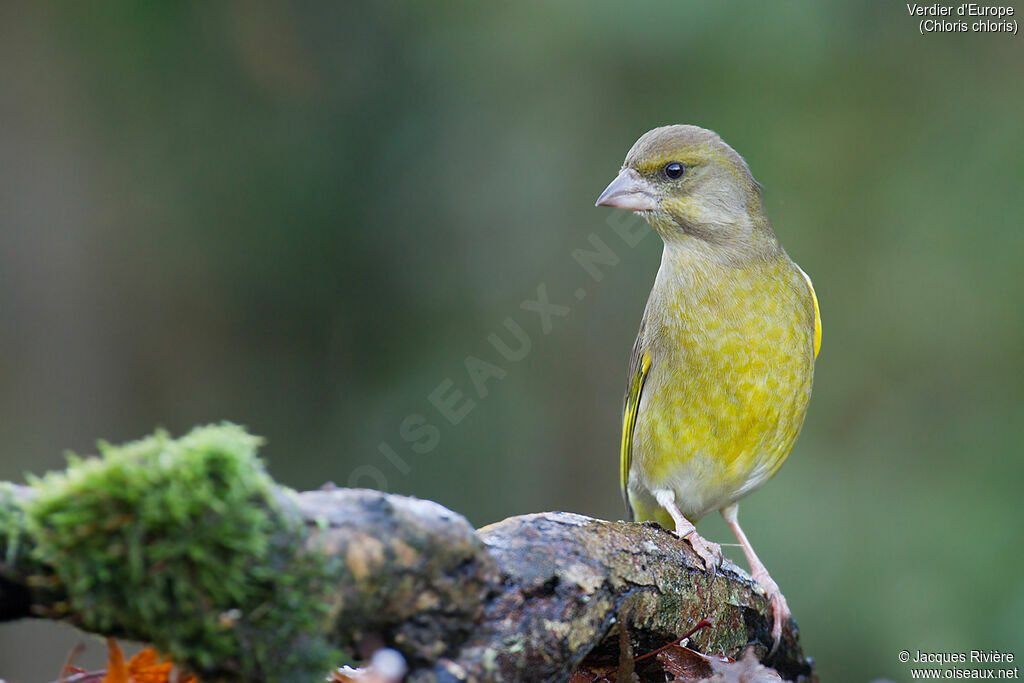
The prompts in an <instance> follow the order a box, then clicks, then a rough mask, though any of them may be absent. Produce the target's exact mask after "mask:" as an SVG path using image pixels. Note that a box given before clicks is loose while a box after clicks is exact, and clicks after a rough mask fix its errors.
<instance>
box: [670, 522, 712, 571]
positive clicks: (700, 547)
mask: <svg viewBox="0 0 1024 683" xmlns="http://www.w3.org/2000/svg"><path fill="white" fill-rule="evenodd" d="M680 538H682V539H683V540H685V541H686V542H687V543H689V544H690V547H691V548H693V552H695V553H697V555H699V556H700V559H702V560H704V568H705V569H707V570H708V571H709V572H712V573H713V572H716V571H718V568H719V567H720V566H721V565H722V546H720V545H719V544H717V543H714V542H712V541H709V540H708V539H706V538H704V537H703V536H701V535H700V534H698V533H697V530H696V529H694V530H693V531H691V532H690V533H689V534H680Z"/></svg>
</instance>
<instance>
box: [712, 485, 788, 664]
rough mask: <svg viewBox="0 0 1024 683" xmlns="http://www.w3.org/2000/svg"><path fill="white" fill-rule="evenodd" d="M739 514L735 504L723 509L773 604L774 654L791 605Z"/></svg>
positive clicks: (723, 513) (752, 568)
mask: <svg viewBox="0 0 1024 683" xmlns="http://www.w3.org/2000/svg"><path fill="white" fill-rule="evenodd" d="M738 512H739V505H737V504H736V503H733V504H732V505H728V506H726V507H724V508H722V518H723V519H724V520H725V523H726V524H728V525H729V528H730V529H732V532H733V533H734V534H736V540H737V541H739V542H740V546H741V547H742V548H743V554H744V555H746V556H747V562H748V563H749V564H750V575H751V577H753V579H754V581H756V582H757V585H759V586H760V587H761V588H763V589H764V592H765V594H766V595H767V596H768V600H769V601H770V603H771V608H772V619H773V623H772V638H773V639H774V644H773V645H772V652H774V651H775V649H776V648H777V647H778V646H779V640H780V639H781V638H782V625H783V624H784V623H786V622H787V621H789V605H787V604H786V598H785V597H784V596H783V595H782V591H780V590H779V584H777V583H775V580H774V579H772V577H771V576H769V575H768V570H767V569H765V566H764V563H763V562H761V559H760V558H759V557H758V556H757V553H755V552H754V547H753V546H752V545H750V541H749V540H747V535H746V534H745V533H743V529H741V528H740V522H739V519H738V517H737V514H738Z"/></svg>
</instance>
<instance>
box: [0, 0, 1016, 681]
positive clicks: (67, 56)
mask: <svg viewBox="0 0 1024 683" xmlns="http://www.w3.org/2000/svg"><path fill="white" fill-rule="evenodd" d="M1018 9H1019V8H1018ZM1021 40H1022V39H1021V38H1018V37H1014V36H1012V35H1009V36H1008V35H962V34H937V35H926V36H922V35H919V33H918V27H917V19H914V18H911V17H909V16H908V14H907V10H906V7H905V6H904V5H903V4H900V3H878V2H876V3H798V2H782V3H760V2H750V3H735V2H722V3H710V2H708V3H696V2H693V3H680V2H668V1H666V2H655V3H646V4H643V5H641V6H632V5H627V4H626V3H620V2H592V1H588V2H584V1H583V0H573V1H571V2H561V3H550V4H539V3H533V2H521V3H502V4H498V3H492V4H487V5H477V4H472V3H454V4H444V5H442V4H437V3H391V2H380V3H373V4H371V3H355V2H347V3H331V4H328V3H320V4H314V3H296V4H280V3H258V4H251V3H244V2H240V1H234V2H226V3H194V4H193V3H131V4H129V3H125V4H123V5H121V6H116V7H115V6H106V7H104V8H99V7H96V6H93V5H92V4H73V3H64V4H54V5H49V4H28V3H25V4H15V3H4V4H3V5H2V7H0V79H2V89H0V149H2V150H3V154H2V156H0V216H2V218H0V350H2V353H0V430H2V434H3V436H4V446H3V455H2V456H0V479H13V480H16V481H20V480H22V479H23V477H24V474H25V473H26V472H35V473H41V472H43V471H45V470H47V469H51V468H59V467H61V466H62V464H63V462H64V458H63V455H62V452H63V450H64V449H68V448H69V449H73V450H76V451H79V452H89V451H90V450H91V449H92V448H93V443H94V441H95V439H97V438H104V439H108V440H112V441H121V440H127V439H131V438H135V437H138V436H141V435H143V434H145V433H147V432H149V431H151V430H152V429H153V428H154V427H156V426H164V427H167V428H168V429H170V430H171V431H173V432H175V433H181V432H183V431H185V430H187V429H188V428H189V427H190V426H192V425H194V424H197V423H205V422H210V421H218V420H221V419H230V420H233V421H236V422H240V423H242V424H245V425H248V426H249V427H250V429H252V430H253V431H254V432H256V433H259V434H262V435H265V436H266V437H267V446H266V448H265V450H264V454H265V456H266V458H267V460H268V462H269V467H270V469H271V471H272V473H273V474H274V475H275V476H276V477H277V478H278V479H279V480H280V481H282V482H284V483H286V484H288V485H290V486H293V487H295V488H299V489H302V488H310V487H315V486H318V485H319V484H321V483H322V482H324V481H326V480H333V481H335V482H337V483H338V484H339V485H347V484H358V485H364V486H380V487H383V488H386V489H387V490H390V491H394V492H399V493H406V494H413V495H416V496H421V497H425V498H431V499H434V500H437V501H439V502H441V503H443V504H444V505H447V506H449V507H451V508H453V509H455V510H457V511H459V512H461V513H464V514H465V515H467V516H468V517H469V519H470V520H471V521H472V522H473V523H474V524H476V525H483V524H486V523H489V522H493V521H496V520H499V519H502V518H504V517H507V516H509V515H515V514H520V513H526V512H533V511H540V510H551V509H562V510H572V511H577V512H581V513H585V514H588V515H595V516H599V517H605V518H614V519H617V518H620V517H621V516H622V515H623V511H622V508H621V502H620V498H619V493H618V484H617V477H618V465H617V459H618V453H617V449H618V443H619V427H620V410H621V400H622V393H623V388H624V382H625V370H626V363H627V358H628V354H629V350H630V347H631V345H632V342H633V338H634V335H635V333H636V328H637V325H638V322H639V320H640V316H641V313H642V310H643V306H644V302H645V299H646V296H647V293H648V291H649V288H650V285H651V283H652V280H653V277H654V273H655V271H656V269H657V265H658V259H659V255H660V248H661V245H660V241H659V240H658V239H657V237H656V236H655V235H654V234H653V233H650V234H648V235H647V236H646V238H645V239H644V240H643V241H641V242H640V244H639V245H637V246H636V247H635V248H634V247H629V246H627V245H626V244H625V243H624V242H623V241H622V239H621V238H620V237H619V236H618V235H617V234H616V233H615V231H614V229H613V225H627V226H632V227H633V228H635V227H636V226H635V224H633V223H630V222H629V219H630V216H629V215H628V214H625V213H622V212H610V211H608V210H606V209H595V208H594V207H593V202H594V199H595V198H596V197H597V195H598V193H599V192H600V191H601V190H602V189H603V188H604V187H605V185H606V184H607V183H608V182H609V181H610V180H611V179H612V178H613V177H614V175H615V173H616V171H617V169H618V168H619V165H620V163H621V161H622V158H623V157H624V155H625V153H626V151H627V149H628V148H629V146H630V145H631V144H632V143H633V141H634V140H635V139H636V138H637V137H638V136H639V135H640V134H642V133H643V132H645V131H646V130H648V129H649V128H652V127H654V126H657V125H661V124H666V123H677V122H679V123H683V122H685V123H695V124H699V125H703V126H706V127H709V128H713V129H715V130H716V131H718V132H719V133H720V134H721V135H722V136H723V137H724V138H725V139H726V140H727V141H728V142H729V143H730V144H731V145H732V146H733V147H735V148H736V149H737V150H739V151H740V153H741V154H743V155H744V156H745V157H746V159H747V161H748V162H749V164H750V167H751V169H752V170H753V172H754V174H755V176H756V177H757V178H758V179H759V180H760V182H761V183H762V184H763V185H764V187H765V198H766V202H767V206H768V212H769V215H770V216H771V218H772V219H773V221H774V223H775V226H776V230H777V232H778V234H779V236H780V238H781V240H782V242H783V244H785V245H786V248H787V250H788V251H789V253H790V254H791V255H792V256H793V258H794V259H795V260H796V261H797V262H798V263H800V264H801V265H802V266H803V267H804V269H805V270H806V271H807V272H808V273H809V274H810V275H811V277H812V278H813V279H814V282H815V286H816V288H817V292H818V297H819V300H820V302H821V310H822V315H823V320H824V341H823V347H822V352H821V356H820V357H819V359H818V365H817V377H816V382H815V389H814V398H813V400H812V402H811V409H810V412H809V414H808V417H807V422H806V427H805V429H804V431H803V435H802V436H801V438H800V440H799V442H798V443H797V446H796V448H795V450H794V452H793V455H792V457H791V458H790V460H789V462H788V464H787V466H786V467H785V468H783V470H782V471H781V473H780V474H779V476H777V477H776V478H775V480H774V481H773V482H772V483H771V484H769V485H768V486H766V487H765V488H764V489H762V490H761V491H759V492H758V493H756V494H754V495H753V496H752V497H750V498H749V499H747V500H746V501H745V502H744V503H743V505H742V509H743V514H742V518H743V519H744V520H745V527H746V530H747V532H748V534H749V535H750V537H751V538H752V540H753V543H754V545H755V547H757V548H758V552H759V553H760V554H761V556H762V559H764V561H765V563H766V564H767V566H768V567H769V568H771V570H772V573H773V575H774V576H775V578H776V579H777V580H778V581H779V583H780V584H781V586H782V588H783V590H784V591H785V593H786V595H787V597H788V599H789V603H790V605H791V607H792V609H793V612H794V614H795V616H796V618H797V620H798V622H799V624H800V626H801V635H802V638H803V642H804V645H805V647H806V650H807V651H808V652H809V653H810V654H811V655H812V656H814V657H815V658H816V659H817V661H818V665H819V667H820V673H821V675H822V678H823V680H828V681H864V680H871V679H875V678H882V677H886V678H891V679H894V680H906V679H908V678H909V668H908V666H906V665H903V664H901V663H900V662H899V661H898V660H897V653H898V652H899V650H901V649H908V650H911V651H913V650H915V649H917V648H920V649H924V650H933V651H962V650H967V649H970V648H982V649H988V648H999V649H1003V650H1011V651H1013V650H1014V648H1016V655H1017V656H1018V658H1019V657H1024V647H1021V646H1022V645H1024V625H1022V624H1024V621H1022V619H1021V614H1022V612H1024V578H1022V576H1021V573H1020V567H1021V563H1022V562H1024V550H1022V543H1021V541H1022V539H1021V519H1022V517H1024V502H1022V496H1021V484H1022V481H1024V460H1022V457H1021V455H1022V449H1021V446H1020V432H1021V421H1020V419H1019V418H1020V417H1021V415H1022V412H1024V395H1022V390H1021V377H1022V371H1024V353H1022V349H1024V316H1022V313H1024V286H1022V285H1021V275H1020V273H1021V270H1020V268H1021V266H1020V263H1021V257H1022V255H1024V230H1022V218H1024V192H1022V191H1021V181H1022V179H1024V125H1022V119H1021V112H1022V110H1024V59H1022V56H1024V52H1022V43H1021ZM592 236H596V237H597V238H598V239H600V240H602V241H603V242H604V243H605V244H606V245H608V247H609V248H610V249H611V250H612V251H613V252H614V253H615V255H616V257H617V258H618V259H619V261H618V263H617V264H615V265H609V266H603V267H602V273H603V275H604V277H603V278H602V279H601V280H600V281H599V282H595V281H594V280H593V279H592V278H591V276H590V275H588V274H587V272H586V271H585V270H584V269H583V268H581V267H580V265H579V264H578V263H577V262H576V261H575V260H574V259H573V256H572V253H573V251H574V250H576V249H581V248H587V249H592V248H593V247H592V244H591V242H590V240H591V238H592ZM541 285H543V286H544V288H545V289H546V292H547V295H548V296H549V297H550V299H551V301H552V302H554V303H556V304H560V305H564V306H567V307H569V312H568V313H567V314H566V315H564V316H556V317H554V318H553V319H552V321H551V328H550V330H549V332H548V333H545V332H544V331H543V329H542V326H541V322H542V321H541V318H540V317H539V316H538V315H536V314H535V313H534V312H531V311H529V310H524V309H523V308H522V307H521V303H522V302H523V301H524V300H528V299H536V297H537V292H538V287H539V286H541ZM577 289H583V290H584V291H585V293H586V296H585V297H584V298H583V299H577V297H576V290H577ZM507 318H511V319H512V320H513V321H515V323H516V324H518V325H520V326H521V327H522V329H523V330H524V331H525V332H526V333H527V334H528V335H529V337H530V342H531V343H530V349H529V352H528V353H527V354H526V356H525V358H523V359H522V360H519V361H515V362H510V361H506V360H505V359H503V358H502V357H501V356H500V355H499V354H498V353H497V352H496V351H495V349H494V347H493V346H492V345H491V343H490V342H489V341H488V336H489V335H491V334H498V335H499V337H501V338H502V339H504V340H506V342H507V343H509V344H514V338H513V336H512V335H511V334H510V333H509V332H508V331H507V330H506V329H505V327H503V323H504V321H505V320H506V319H507ZM467 357H475V358H479V359H481V360H483V361H486V362H488V363H492V364H494V365H496V366H497V367H498V368H500V371H495V372H500V373H501V374H503V376H502V377H501V378H500V379H498V378H492V379H491V380H489V381H488V382H487V383H486V385H485V390H486V391H487V395H486V396H485V397H482V398H481V397H480V396H479V394H478V391H477V389H476V388H475V387H474V385H473V383H472V381H471V379H470V377H469V375H468V373H467V370H466V367H465V362H466V359H467ZM471 363H472V361H471ZM492 371H494V370H493V369H492ZM446 381H450V382H451V388H450V389H448V388H447V386H448V385H447V384H446V385H445V386H446V389H445V391H451V390H455V391H460V392H462V394H463V397H462V399H461V400H460V401H459V405H463V402H464V401H466V400H467V399H468V400H472V401H474V402H475V403H474V404H472V409H471V410H469V412H468V413H467V414H466V416H465V418H464V419H463V420H462V421H461V422H459V423H458V424H457V425H453V424H451V423H450V422H449V421H447V420H446V419H445V418H444V417H442V415H441V413H440V412H439V410H438V409H437V408H436V407H435V406H434V405H433V404H432V402H431V400H430V399H429V398H428V397H429V395H430V394H431V393H432V392H434V391H435V389H437V388H438V386H439V385H442V384H444V383H445V382H446ZM466 405H468V404H466ZM410 416H412V417H410ZM417 416H421V417H417ZM406 420H409V421H408V422H406V436H409V435H410V433H409V431H408V430H409V429H414V430H415V429H423V426H422V424H421V422H423V421H425V422H426V423H427V424H429V425H431V429H435V430H436V431H431V432H430V434H431V438H430V439H425V440H424V441H419V442H418V443H419V444H420V445H421V446H423V445H424V444H426V445H433V444H432V443H428V442H432V441H435V440H436V446H434V447H433V448H426V447H420V448H419V449H418V450H417V449H414V448H413V445H412V444H410V443H409V442H408V441H407V440H405V439H403V433H402V425H403V422H405V421H406ZM421 434H426V432H422V433H421ZM433 437H436V439H435V438H433ZM381 443H385V444H387V448H385V449H384V450H388V448H390V449H392V450H391V451H389V453H390V456H389V455H385V454H384V453H383V452H382V451H381V448H380V444H381ZM423 451H426V452H423ZM701 528H702V530H704V531H705V532H706V535H709V536H710V537H711V538H713V539H718V540H723V541H728V540H731V538H730V537H729V535H728V533H727V530H725V528H724V525H723V524H721V522H720V520H718V519H717V517H716V518H715V519H708V520H707V521H706V522H703V523H702V525H701ZM735 550H736V549H732V550H731V551H730V552H731V553H735ZM734 556H735V557H737V558H738V557H739V553H735V555H734ZM79 637H80V636H79V635H77V634H76V633H75V632H74V631H73V630H72V629H71V628H64V627H57V626H54V625H50V624H44V623H23V624H16V625H3V626H0V677H4V678H6V679H7V680H8V681H22V682H33V681H44V680H53V679H55V678H56V677H57V675H58V671H59V668H60V666H61V663H62V662H63V660H64V657H65V655H66V653H67V651H68V650H69V648H70V647H71V645H72V644H73V643H74V642H76V640H77V639H78V638H79ZM88 642H89V643H90V645H89V650H88V652H87V654H86V655H85V657H84V658H83V659H82V660H81V661H82V662H83V663H85V664H87V665H89V664H98V663H99V662H101V661H102V657H101V654H102V650H103V648H102V644H101V643H99V642H98V641H96V640H95V639H88Z"/></svg>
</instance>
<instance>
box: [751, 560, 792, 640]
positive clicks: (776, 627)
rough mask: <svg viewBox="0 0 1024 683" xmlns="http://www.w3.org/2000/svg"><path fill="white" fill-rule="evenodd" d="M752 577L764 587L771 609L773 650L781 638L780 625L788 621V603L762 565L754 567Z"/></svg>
mask: <svg viewBox="0 0 1024 683" xmlns="http://www.w3.org/2000/svg"><path fill="white" fill-rule="evenodd" d="M758 569H761V571H758ZM752 578H753V579H754V581H756V582H757V585H758V586H760V587H761V588H763V589H764V592H765V595H767V596H768V601H769V603H770V606H771V610H772V652H775V650H777V649H778V648H779V641H781V640H782V627H783V626H784V625H785V624H786V623H787V622H788V621H789V617H790V612H789V605H788V604H787V603H786V597H785V596H784V595H783V594H782V591H780V590H779V584H777V583H775V580H774V579H772V577H770V576H768V572H767V571H764V567H760V568H755V569H754V571H753V577H752Z"/></svg>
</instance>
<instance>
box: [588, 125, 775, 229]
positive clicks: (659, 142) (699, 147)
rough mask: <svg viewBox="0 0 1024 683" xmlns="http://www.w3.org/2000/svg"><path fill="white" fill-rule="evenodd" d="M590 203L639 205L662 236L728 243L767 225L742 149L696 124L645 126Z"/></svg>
mask: <svg viewBox="0 0 1024 683" xmlns="http://www.w3.org/2000/svg"><path fill="white" fill-rule="evenodd" d="M596 205H597V206H613V207H616V208H620V209H628V210H630V211H636V212H638V213H640V214H641V215H643V216H644V217H645V218H646V219H647V220H648V221H649V222H650V223H651V225H653V226H654V227H655V229H657V230H658V232H659V233H660V234H661V236H662V239H664V240H665V241H666V242H674V241H677V240H680V239H685V237H687V236H689V237H694V238H698V239H701V240H703V241H705V242H709V243H711V244H723V245H725V244H736V243H737V242H747V241H749V238H751V237H752V236H753V235H754V233H755V232H763V231H764V230H765V229H766V230H767V231H768V232H769V233H771V232H772V229H771V225H770V224H769V223H768V221H767V219H766V218H765V217H764V207H763V205H762V203H761V188H760V186H759V185H758V184H757V182H756V181H755V180H754V178H753V176H751V175H750V170H749V169H748V168H747V163H746V162H745V161H743V157H741V156H740V155H739V154H737V153H736V151H735V150H733V148H732V147H730V146H729V145H727V144H726V143H725V142H723V141H722V139H721V138H720V137H718V134H717V133H714V132H712V131H710V130H705V129H704V128H698V127H697V126H663V127H661V128H655V129H654V130H652V131H650V132H648V133H645V134H644V135H643V136H642V137H641V138H640V139H639V140H637V141H636V143H635V144H634V145H633V148H632V149H630V150H629V154H627V155H626V160H625V162H624V163H623V165H622V170H621V171H620V172H619V175H618V177H616V178H615V180H613V181H612V182H611V184H610V185H609V186H608V187H607V188H606V189H605V191H604V192H602V193H601V196H600V197H598V199H597V204H596Z"/></svg>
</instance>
